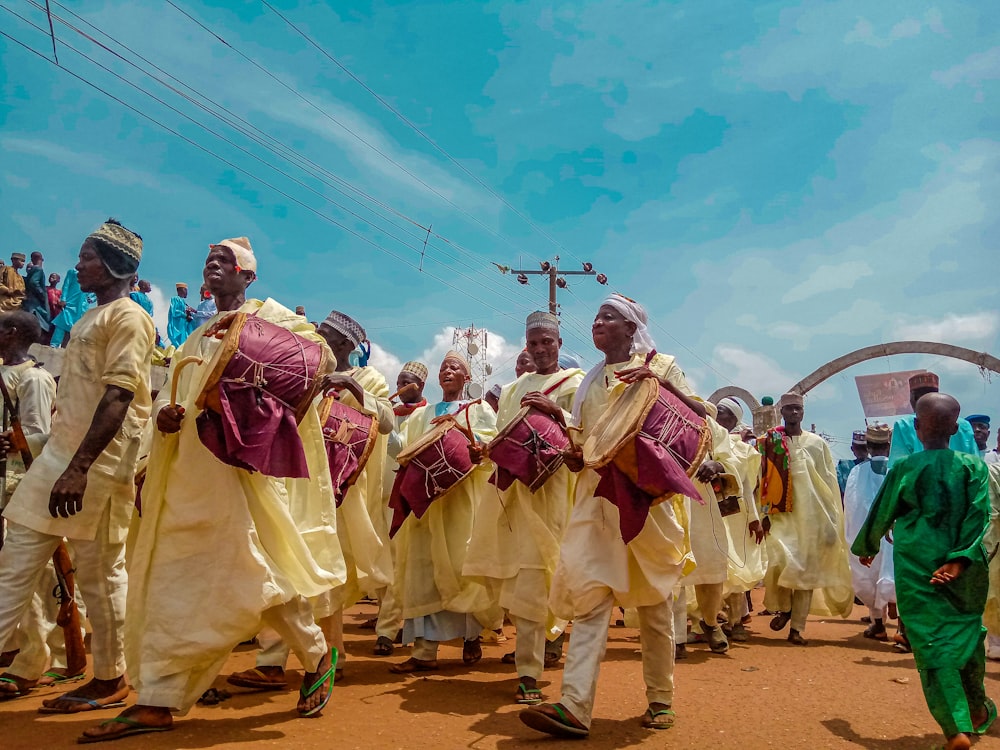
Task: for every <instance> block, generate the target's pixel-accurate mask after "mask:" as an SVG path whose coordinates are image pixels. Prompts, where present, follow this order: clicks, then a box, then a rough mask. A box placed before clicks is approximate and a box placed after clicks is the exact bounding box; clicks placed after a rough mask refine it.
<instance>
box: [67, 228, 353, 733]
mask: <svg viewBox="0 0 1000 750" xmlns="http://www.w3.org/2000/svg"><path fill="white" fill-rule="evenodd" d="M256 268H257V263H256V259H255V258H254V255H253V253H252V251H251V249H250V243H249V241H248V240H247V239H246V238H245V237H241V238H236V239H233V240H223V241H222V242H220V243H219V244H216V245H211V246H210V247H209V254H208V257H207V258H206V261H205V269H204V272H203V275H204V278H205V283H206V284H207V285H208V287H209V289H210V290H211V291H212V292H213V294H214V295H215V298H216V303H217V306H218V310H219V314H218V315H217V316H216V317H213V318H211V319H209V321H208V322H207V323H205V324H204V325H203V326H201V327H199V328H198V329H197V330H196V331H195V332H194V334H193V335H192V336H190V337H188V339H187V340H186V341H185V343H184V344H183V345H182V346H181V348H180V349H179V350H178V352H177V353H176V354H175V355H174V357H173V358H172V366H171V372H170V380H171V382H176V384H177V405H176V407H175V406H173V405H172V404H170V403H169V401H168V399H167V395H168V394H167V393H165V392H166V391H167V390H168V389H164V391H165V392H164V394H163V395H162V396H161V398H160V400H159V401H158V402H157V404H156V410H157V413H156V416H155V419H156V427H157V431H156V433H155V436H154V438H153V446H152V451H151V454H150V457H149V464H148V469H147V473H146V481H145V483H144V485H143V494H142V517H141V519H140V520H139V522H138V524H137V528H136V529H135V533H134V540H133V544H132V546H131V547H130V552H129V576H130V583H131V586H130V588H129V608H130V613H131V614H130V618H129V621H128V623H127V629H126V651H127V658H128V665H129V677H130V678H131V679H132V681H133V684H134V685H135V687H136V689H137V691H138V694H139V696H138V703H137V705H135V706H132V707H130V708H128V709H126V710H125V711H124V712H123V713H122V714H121V715H120V716H119V717H117V719H116V721H118V722H121V723H120V724H118V725H114V724H102V725H100V726H97V727H94V728H92V729H89V730H87V731H86V732H85V736H86V737H88V738H91V739H92V740H103V739H113V738H114V737H115V735H116V734H118V735H120V734H127V733H129V732H131V731H134V730H135V729H138V730H140V731H141V730H143V729H145V730H147V731H148V730H150V729H166V728H170V727H172V725H173V722H172V717H171V714H172V713H177V714H181V715H183V714H185V713H186V712H187V711H188V710H190V708H191V707H192V706H193V705H194V704H195V702H196V701H197V700H198V698H199V697H200V696H201V695H202V694H203V693H204V691H205V690H206V689H207V688H208V687H209V686H210V685H211V684H212V681H213V680H214V679H215V676H216V675H217V674H218V672H219V670H220V669H221V668H222V666H223V664H225V661H226V659H227V658H228V657H229V653H230V652H231V650H232V649H233V647H234V646H236V645H237V644H238V643H240V642H241V641H245V640H247V639H249V638H251V637H253V636H254V635H255V634H256V633H257V632H258V631H259V630H260V629H261V627H262V625H265V624H266V625H267V626H269V627H270V628H272V629H274V630H275V631H277V632H278V633H279V634H280V635H281V637H282V638H284V640H285V642H286V643H288V644H289V646H290V647H291V648H292V650H293V651H295V653H296V656H297V657H298V658H299V660H300V662H301V663H302V665H303V667H304V669H305V670H306V672H307V674H306V676H305V678H304V679H303V691H302V692H301V693H300V699H299V706H298V710H299V712H300V714H303V715H308V714H309V713H310V712H312V713H314V712H315V711H316V710H319V708H321V706H322V704H323V703H325V701H326V700H327V699H328V696H329V692H330V687H331V683H327V684H326V685H325V689H324V688H322V687H319V686H318V685H319V682H320V681H321V680H322V679H323V678H324V677H326V675H327V674H329V675H330V676H332V670H333V662H334V660H335V655H331V654H330V652H328V650H327V644H326V640H325V638H324V636H323V633H322V631H321V630H320V628H319V627H318V626H317V625H316V623H315V622H314V619H313V614H312V610H311V607H310V605H309V603H308V601H307V597H315V596H319V595H321V594H324V593H325V592H327V591H329V590H330V589H332V588H334V587H336V586H338V585H340V584H342V583H343V582H344V580H345V578H346V575H345V571H344V566H343V556H342V554H341V553H340V548H339V545H338V544H337V542H336V519H335V510H334V503H333V492H332V486H331V484H330V480H329V470H328V469H327V460H326V453H325V450H324V447H323V434H322V429H321V426H320V424H319V416H318V413H317V411H316V409H315V408H310V409H308V410H306V412H305V414H304V415H303V416H302V419H301V422H300V423H299V425H298V433H299V436H300V439H301V441H302V448H303V451H304V453H305V457H306V465H307V468H308V473H309V478H308V479H285V480H281V479H276V478H273V477H269V476H265V475H264V474H262V473H260V472H256V471H254V472H251V471H248V470H246V469H242V468H238V467H236V466H230V465H228V464H226V463H223V462H222V461H221V460H219V459H218V458H217V457H216V456H215V455H214V454H213V453H212V452H211V451H210V450H209V449H208V448H207V447H206V445H205V444H203V443H202V440H201V438H200V437H199V428H198V424H197V420H196V417H197V416H198V413H199V409H198V406H197V403H196V402H197V400H198V397H199V396H200V394H201V393H202V392H203V391H204V390H205V385H206V382H207V380H208V378H209V376H210V375H211V373H212V371H213V370H214V368H215V366H216V365H217V364H218V363H219V362H220V361H221V359H220V358H221V357H222V356H223V353H224V350H223V347H222V341H221V340H220V338H218V337H217V336H216V335H214V334H215V332H216V328H224V327H227V326H228V324H229V320H230V318H231V317H232V315H234V314H235V313H246V314H248V315H256V316H258V317H259V318H262V319H263V320H266V321H268V322H270V323H273V324H275V325H278V326H281V327H282V328H286V329H288V330H291V331H293V332H294V333H296V334H298V335H299V336H302V337H303V338H307V339H310V340H311V341H313V342H315V343H317V344H320V345H321V346H323V347H326V343H325V342H324V341H323V340H322V339H321V338H320V337H319V336H317V335H316V334H315V332H314V329H313V327H312V326H311V325H310V324H309V323H308V322H307V321H306V320H305V319H304V318H302V317H301V316H298V315H295V314H294V313H293V312H292V311H291V310H288V309H287V308H285V307H283V306H281V305H280V304H278V303H277V302H275V301H274V300H270V299H269V300H267V301H264V302H261V301H258V300H247V299H246V296H245V291H246V287H247V286H248V285H249V284H250V283H251V282H252V281H253V280H254V279H255V278H256ZM133 307H134V305H133ZM135 309H137V310H138V308H135ZM142 315H144V316H145V313H142ZM145 317H146V318H147V319H148V316H145ZM188 357H196V358H198V359H200V360H201V361H200V363H198V362H197V361H195V362H193V363H192V362H188V363H186V364H185V359H186V358H188ZM181 368H183V369H181ZM206 488H207V489H206ZM324 673H326V674H324ZM320 675H323V677H320Z"/></svg>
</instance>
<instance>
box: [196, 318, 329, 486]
mask: <svg viewBox="0 0 1000 750" xmlns="http://www.w3.org/2000/svg"><path fill="white" fill-rule="evenodd" d="M329 361H330V355H329V351H328V350H327V348H326V347H324V346H321V345H320V344H318V343H316V342H314V341H310V340H308V339H306V338H303V337H302V336H299V335H298V334H295V333H293V332H292V331H289V330H287V329H285V328H282V327H281V326H278V325H275V324H274V323H269V322H268V321H266V320H264V319H262V318H259V317H257V316H256V315H248V314H246V313H236V314H235V316H234V317H233V320H232V323H231V324H230V326H229V328H228V330H227V331H226V334H225V336H224V337H223V339H222V341H221V342H220V344H219V347H218V350H217V351H216V353H215V356H214V357H213V358H212V361H211V362H210V363H209V365H208V367H209V368H210V374H209V376H208V379H207V381H206V383H205V387H204V389H203V390H202V392H201V394H200V395H199V396H198V400H197V402H196V403H197V406H198V408H199V409H203V410H204V411H202V412H201V414H199V415H198V434H199V437H200V438H201V441H202V443H203V444H204V445H205V447H206V448H208V449H209V450H210V451H211V452H212V453H213V454H214V455H215V456H216V458H218V459H219V460H220V461H222V462H223V463H226V464H229V465H230V466H237V467H240V468H243V469H247V470H250V471H259V472H261V473H262V474H267V475H268V476H273V477H308V476H309V469H308V467H307V465H306V456H305V451H304V450H303V448H302V440H301V438H300V437H299V432H298V423H299V422H300V421H301V420H302V418H303V417H304V416H305V414H306V411H307V410H308V409H310V408H311V407H312V400H313V397H314V396H315V394H316V386H317V382H316V378H317V376H318V375H320V374H321V373H324V372H326V370H327V369H328V366H329Z"/></svg>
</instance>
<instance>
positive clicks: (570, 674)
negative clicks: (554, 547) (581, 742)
mask: <svg viewBox="0 0 1000 750" xmlns="http://www.w3.org/2000/svg"><path fill="white" fill-rule="evenodd" d="M592 332H593V337H594V345H595V346H596V347H597V348H598V350H600V351H601V352H603V353H604V360H603V361H602V362H601V363H599V364H598V365H597V366H595V367H594V368H593V369H591V370H590V372H588V373H587V376H586V377H585V378H584V381H583V383H582V384H581V386H580V388H579V390H578V391H577V394H576V398H575V402H574V408H573V419H574V423H576V424H578V425H580V426H582V427H583V434H582V435H581V436H580V438H579V444H581V445H582V444H583V442H584V440H585V439H586V437H587V436H588V434H589V433H590V431H591V430H592V429H593V427H594V425H595V424H596V423H597V421H598V420H599V419H600V418H601V416H602V415H603V414H604V413H605V412H606V411H607V410H608V409H609V408H610V407H611V406H612V405H613V404H614V403H615V402H616V401H617V400H618V399H619V398H620V397H621V395H622V393H623V392H624V391H625V389H626V388H627V387H628V385H629V384H631V383H633V382H636V381H637V380H639V379H641V378H645V377H655V378H656V379H657V380H658V381H659V382H660V384H661V386H662V387H666V388H668V389H670V390H671V391H672V392H673V393H674V394H675V395H676V396H677V397H678V398H680V399H681V400H682V401H684V403H685V404H687V405H688V406H689V407H690V408H692V410H693V411H695V413H696V414H698V415H699V416H704V415H705V413H706V412H705V409H704V407H703V406H701V405H699V404H698V403H697V399H695V398H694V397H693V394H692V393H691V390H690V388H689V387H688V384H687V381H686V379H685V377H684V374H683V372H682V371H681V369H680V367H679V366H678V365H677V363H676V361H675V360H674V358H673V357H671V356H667V355H663V354H655V355H654V353H653V347H654V344H653V341H652V337H651V336H650V335H649V332H648V328H647V316H646V313H645V310H643V309H642V307H641V306H639V305H638V304H637V303H635V302H633V301H632V300H629V299H627V298H626V297H623V296H621V295H617V294H615V295H612V296H611V297H609V298H608V299H606V300H605V301H604V303H603V304H602V305H601V307H600V309H599V310H598V313H597V316H596V318H595V320H594V324H593V328H592ZM630 352H631V353H630ZM566 460H567V463H570V468H571V469H576V470H578V471H579V474H578V476H577V485H576V500H575V503H574V506H573V511H572V514H571V516H570V521H569V525H568V526H567V528H566V533H565V534H564V536H563V545H562V551H561V554H560V559H559V564H558V566H557V568H556V573H555V578H554V580H553V583H552V592H551V595H550V600H549V602H550V606H551V607H552V610H553V613H554V614H555V615H556V616H557V617H560V618H563V619H565V620H572V621H573V626H572V633H571V636H570V645H569V651H568V653H567V657H566V666H565V669H564V671H563V682H562V697H561V698H560V702H559V703H554V704H542V705H539V706H533V707H531V708H528V709H525V710H523V711H521V713H520V718H521V721H523V722H524V723H525V724H527V725H528V726H530V727H532V728H533V729H537V730H539V731H542V732H546V733H549V734H554V735H557V736H571V737H585V736H587V734H588V733H589V729H590V723H591V713H592V710H593V706H594V699H595V695H596V692H597V677H598V672H599V669H600V663H601V660H602V659H603V657H604V652H605V649H606V648H607V637H608V624H609V619H610V615H611V610H612V607H613V606H614V604H615V602H616V601H617V602H618V603H620V604H621V605H622V606H624V607H635V608H636V609H637V610H638V618H639V631H640V641H641V644H642V663H643V677H644V680H645V683H646V700H647V702H648V704H649V709H648V710H647V712H646V715H645V716H644V717H643V719H642V723H643V726H645V727H647V728H650V729H665V728H667V727H669V726H670V725H671V724H672V722H673V711H672V710H671V708H670V706H671V704H672V702H673V687H674V686H673V671H674V642H673V613H672V601H673V592H674V587H675V586H676V584H677V582H678V581H679V580H680V578H681V576H682V575H683V574H684V573H686V572H689V571H690V570H692V569H693V566H694V560H693V558H692V555H691V552H690V543H689V539H688V537H687V532H686V530H685V524H686V521H687V515H688V505H689V502H688V501H687V500H686V499H685V498H681V497H680V496H677V495H675V496H672V497H671V498H668V499H666V501H664V502H661V503H659V504H658V505H654V506H652V507H651V508H650V509H649V514H648V516H647V518H646V520H645V524H644V526H643V527H642V530H641V531H640V532H639V533H638V535H637V536H636V537H635V538H634V539H632V540H631V541H630V542H628V543H627V544H626V543H625V542H624V541H623V539H622V533H621V530H620V515H619V511H618V507H617V506H616V505H615V504H614V503H612V502H611V501H610V500H608V499H607V498H603V497H600V496H598V495H596V489H597V485H598V481H599V477H598V474H597V472H596V471H594V470H592V469H589V468H583V462H582V456H581V455H580V454H577V455H576V456H571V455H567V459H566ZM581 469H582V470H581Z"/></svg>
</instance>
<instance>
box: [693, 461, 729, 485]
mask: <svg viewBox="0 0 1000 750" xmlns="http://www.w3.org/2000/svg"><path fill="white" fill-rule="evenodd" d="M725 473H726V467H725V466H723V465H722V464H720V463H719V462H718V461H706V462H705V463H703V464H702V465H701V466H699V467H698V471H697V472H696V473H695V475H694V476H695V479H697V480H698V481H699V482H711V481H712V480H713V479H714V478H715V477H717V476H719V474H725Z"/></svg>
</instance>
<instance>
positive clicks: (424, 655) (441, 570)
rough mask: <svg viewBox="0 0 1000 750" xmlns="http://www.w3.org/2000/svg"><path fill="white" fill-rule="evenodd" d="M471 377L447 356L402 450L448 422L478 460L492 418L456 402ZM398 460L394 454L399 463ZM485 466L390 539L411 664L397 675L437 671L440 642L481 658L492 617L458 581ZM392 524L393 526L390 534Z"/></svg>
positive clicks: (476, 593) (481, 594)
mask: <svg viewBox="0 0 1000 750" xmlns="http://www.w3.org/2000/svg"><path fill="white" fill-rule="evenodd" d="M469 378H470V368H469V363H468V362H467V361H466V360H465V358H464V357H462V355H460V354H458V353H456V352H448V354H446V355H445V358H444V361H443V362H442V363H441V369H440V371H439V373H438V382H439V383H440V384H441V390H442V391H443V394H444V398H443V400H442V401H441V402H440V403H437V404H428V405H427V406H424V407H421V408H420V409H417V410H416V411H415V412H414V413H413V414H412V415H410V417H409V418H408V419H407V420H406V422H405V423H404V424H403V427H402V432H401V435H400V440H401V442H402V446H403V449H404V451H405V450H406V449H407V447H408V446H411V445H413V444H414V443H416V442H417V441H418V440H419V439H420V438H421V437H423V436H424V435H425V434H426V433H427V432H429V431H430V430H431V429H432V428H433V427H434V421H435V420H436V419H437V418H440V417H444V416H445V415H454V416H455V418H456V420H457V421H458V424H459V425H460V426H461V427H468V428H469V429H471V432H472V434H473V436H474V439H475V442H474V443H471V444H470V445H469V446H468V450H469V454H470V457H471V458H472V460H473V463H477V462H479V461H480V459H481V458H482V453H483V445H484V444H485V443H486V442H488V441H489V440H490V439H491V438H493V436H494V435H495V434H496V414H494V413H493V410H492V409H491V408H490V407H489V406H487V405H486V404H484V403H482V402H471V403H470V402H468V401H464V400H463V399H462V396H463V391H464V390H465V384H466V383H467V382H468V381H469ZM402 457H403V454H402V453H401V454H400V459H402ZM489 475H490V466H489V465H488V464H486V465H480V466H478V467H477V468H475V469H473V471H472V472H471V473H470V474H469V475H467V476H465V477H464V478H463V479H461V480H460V481H459V482H458V483H457V484H455V485H454V486H452V487H451V488H450V489H448V490H447V492H445V493H444V494H443V495H442V496H440V497H438V498H436V499H434V500H433V502H431V504H430V506H429V507H428V508H427V510H426V512H425V513H424V515H423V517H422V518H417V516H416V515H415V514H411V515H408V516H406V519H405V520H404V521H403V522H402V526H399V530H398V532H397V533H396V535H395V537H394V538H395V540H396V594H397V596H398V597H399V606H400V607H401V609H402V617H403V642H404V643H408V642H411V641H412V642H413V650H412V652H411V654H412V655H411V657H410V658H409V659H407V660H406V661H404V662H401V663H399V664H394V665H393V666H392V667H390V670H391V671H392V672H394V673H396V674H407V673H410V672H422V671H428V670H434V669H437V668H438V663H437V651H438V644H439V643H440V642H441V641H449V640H452V639H455V638H462V639H464V646H463V649H462V660H463V661H464V662H465V663H466V664H474V663H476V662H477V661H479V660H480V659H481V658H482V655H483V652H482V646H481V645H480V643H479V634H480V632H481V630H482V628H483V627H487V626H488V627H496V626H495V625H494V624H493V619H494V616H495V615H496V614H497V613H495V612H493V611H492V610H493V609H494V607H493V606H492V601H491V599H490V597H489V594H488V593H487V591H486V587H485V586H484V585H483V584H482V583H479V582H477V581H475V580H473V579H471V578H467V577H465V576H464V575H462V567H463V565H464V564H465V557H466V554H467V553H468V547H469V537H470V536H471V534H472V523H473V520H474V519H475V516H476V508H477V506H478V505H479V500H480V498H481V497H483V495H484V493H485V492H487V488H488V487H489V485H488V484H487V481H488V479H489ZM395 524H396V522H395V520H394V527H395Z"/></svg>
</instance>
